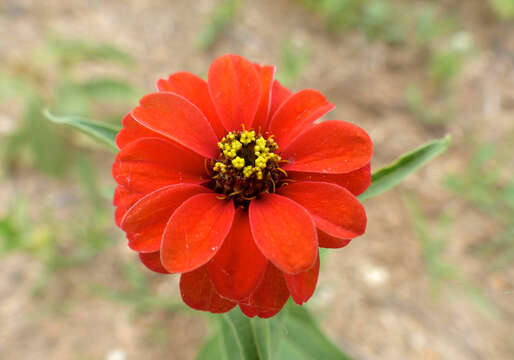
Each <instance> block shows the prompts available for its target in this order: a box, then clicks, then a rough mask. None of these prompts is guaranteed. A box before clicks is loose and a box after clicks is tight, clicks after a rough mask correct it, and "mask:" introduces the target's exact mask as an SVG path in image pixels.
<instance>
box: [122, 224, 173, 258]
mask: <svg viewBox="0 0 514 360" xmlns="http://www.w3.org/2000/svg"><path fill="white" fill-rule="evenodd" d="M165 228H166V220H164V219H162V220H161V221H158V222H155V223H154V224H153V225H152V226H149V227H147V228H146V229H144V231H143V232H136V233H127V239H128V246H129V248H130V249H132V250H134V251H137V252H156V251H159V249H160V248H161V242H162V234H163V233H164V229H165Z"/></svg>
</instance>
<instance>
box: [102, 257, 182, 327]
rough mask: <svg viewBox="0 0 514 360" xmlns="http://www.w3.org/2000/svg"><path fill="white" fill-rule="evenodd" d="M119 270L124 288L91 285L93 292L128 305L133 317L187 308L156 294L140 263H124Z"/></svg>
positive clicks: (147, 273)
mask: <svg viewBox="0 0 514 360" xmlns="http://www.w3.org/2000/svg"><path fill="white" fill-rule="evenodd" d="M121 272H122V275H123V278H124V279H125V280H126V284H124V285H125V286H124V287H125V289H116V288H115V287H109V288H105V287H103V286H93V288H92V291H93V293H94V294H96V295H100V296H102V297H104V298H107V299H109V300H112V301H114V302H118V303H122V304H125V305H128V306H130V307H131V308H132V310H133V316H135V317H137V316H139V315H142V314H146V313H151V312H155V311H167V312H176V311H187V310H188V309H189V308H187V307H186V306H185V305H184V304H183V303H182V302H178V301H177V300H175V299H173V298H172V297H170V296H160V295H156V294H155V291H154V290H153V289H152V288H151V286H150V281H149V272H148V271H146V268H144V267H143V265H142V264H136V263H134V262H130V263H124V264H122V266H121Z"/></svg>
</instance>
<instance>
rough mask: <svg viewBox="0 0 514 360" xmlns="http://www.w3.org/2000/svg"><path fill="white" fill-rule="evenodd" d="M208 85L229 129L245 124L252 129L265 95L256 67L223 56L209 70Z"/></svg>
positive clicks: (240, 60)
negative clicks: (261, 98) (262, 93)
mask: <svg viewBox="0 0 514 360" xmlns="http://www.w3.org/2000/svg"><path fill="white" fill-rule="evenodd" d="M208 84H209V91H210V94H211V98H212V101H213V102H214V106H215V107H216V110H217V111H218V115H219V117H220V119H221V123H222V124H223V125H224V126H225V129H227V130H228V131H232V130H238V129H240V128H241V124H244V125H245V126H246V128H248V129H249V128H251V127H252V123H253V120H254V118H255V114H256V112H257V107H258V106H259V103H260V96H261V82H260V79H259V76H258V75H257V71H255V66H254V65H253V64H252V63H251V62H249V61H248V60H246V59H245V58H243V57H241V56H238V55H224V56H220V57H219V58H217V59H216V60H214V61H213V62H212V64H211V67H210V68H209V74H208Z"/></svg>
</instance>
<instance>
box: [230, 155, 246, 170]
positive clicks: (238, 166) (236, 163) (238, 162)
mask: <svg viewBox="0 0 514 360" xmlns="http://www.w3.org/2000/svg"><path fill="white" fill-rule="evenodd" d="M232 165H233V166H234V167H235V168H236V169H242V168H243V167H244V166H245V159H243V158H241V157H239V156H238V157H236V158H235V159H233V160H232Z"/></svg>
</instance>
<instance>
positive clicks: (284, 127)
mask: <svg viewBox="0 0 514 360" xmlns="http://www.w3.org/2000/svg"><path fill="white" fill-rule="evenodd" d="M333 108H334V105H333V104H331V103H329V102H328V101H327V100H326V99H325V97H324V96H323V95H322V94H321V93H320V92H319V91H316V90H311V89H306V90H301V91H299V92H297V93H296V94H294V95H293V96H291V97H290V98H289V99H287V100H286V101H285V102H284V104H282V106H281V107H280V108H279V109H278V110H277V112H276V113H275V115H273V118H272V119H271V122H270V133H271V134H273V135H275V140H276V141H277V143H278V145H279V146H280V148H282V149H285V148H286V147H287V146H288V145H289V144H290V143H291V141H293V140H294V139H295V138H296V137H297V136H298V135H300V134H301V133H302V132H303V131H305V130H306V129H307V128H309V127H310V125H312V124H313V123H314V121H316V120H317V119H319V118H320V117H322V116H323V115H325V114H326V113H327V112H329V111H330V110H332V109H333Z"/></svg>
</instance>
